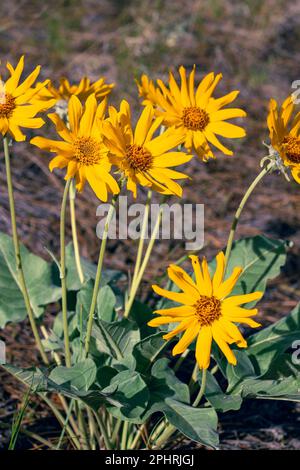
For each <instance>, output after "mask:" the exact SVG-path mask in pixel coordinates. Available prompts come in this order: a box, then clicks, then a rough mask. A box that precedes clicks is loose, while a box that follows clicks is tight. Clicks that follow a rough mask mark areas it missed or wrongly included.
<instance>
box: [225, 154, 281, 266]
mask: <svg viewBox="0 0 300 470" xmlns="http://www.w3.org/2000/svg"><path fill="white" fill-rule="evenodd" d="M273 167H274V162H273V161H272V162H270V163H269V164H268V165H267V166H266V167H265V168H263V169H262V171H261V172H260V173H259V174H258V175H257V177H256V178H255V179H254V181H253V182H252V183H251V184H250V186H249V188H248V189H247V191H246V193H245V195H244V197H243V199H242V200H241V202H240V205H239V207H238V209H237V211H236V213H235V216H234V219H233V222H232V225H231V229H230V233H229V237H228V241H227V247H226V252H225V269H226V266H227V264H228V261H229V258H230V253H231V249H232V244H233V240H234V236H235V232H236V228H237V225H238V223H239V219H240V216H241V213H242V211H243V209H244V206H245V204H246V202H247V201H248V199H249V197H250V196H251V194H252V192H253V191H254V189H255V188H256V186H257V185H258V183H259V182H260V181H261V180H262V179H263V178H264V176H265V175H267V174H268V173H269V172H270V171H271V170H272V168H273Z"/></svg>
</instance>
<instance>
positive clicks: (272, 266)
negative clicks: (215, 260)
mask: <svg viewBox="0 0 300 470" xmlns="http://www.w3.org/2000/svg"><path fill="white" fill-rule="evenodd" d="M286 250H287V243H286V242H284V241H281V240H272V239H271V238H267V237H264V236H260V235H259V236H256V237H253V238H244V239H241V240H238V241H237V242H235V243H234V245H233V248H232V251H231V256H230V260H229V262H228V267H227V273H228V274H230V273H231V272H232V270H233V269H234V268H235V267H236V266H241V267H242V268H243V272H242V274H241V276H240V277H239V280H238V282H237V284H236V286H235V288H234V290H233V291H232V293H231V295H239V294H245V293H250V292H255V291H262V292H264V291H265V289H266V283H267V281H268V280H270V279H274V278H275V277H276V276H278V275H279V273H280V268H281V267H282V266H283V265H284V263H285V260H286ZM255 303H256V302H252V303H251V305H254V304H255Z"/></svg>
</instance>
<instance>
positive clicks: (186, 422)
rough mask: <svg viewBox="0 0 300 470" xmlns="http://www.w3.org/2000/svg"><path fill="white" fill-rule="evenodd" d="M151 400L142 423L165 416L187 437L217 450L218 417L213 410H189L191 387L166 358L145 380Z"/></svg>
mask: <svg viewBox="0 0 300 470" xmlns="http://www.w3.org/2000/svg"><path fill="white" fill-rule="evenodd" d="M144 379H145V381H146V383H147V386H148V389H149V392H150V399H149V404H148V408H147V411H146V413H145V414H144V415H143V421H145V420H146V419H148V418H149V417H150V416H151V415H152V414H153V413H156V412H162V413H164V415H165V417H166V418H167V419H168V421H169V422H170V423H171V424H172V425H173V426H175V427H176V428H177V429H178V430H179V431H180V432H182V433H183V434H184V435H185V436H187V437H189V438H190V439H193V440H195V441H197V442H201V443H202V444H205V445H207V446H210V447H214V448H215V447H217V445H218V436H217V433H216V430H217V415H216V412H215V410H213V409H212V408H205V409H204V408H193V407H192V406H190V392H189V387H188V386H187V385H186V384H184V383H183V382H181V381H180V379H179V378H178V377H176V375H175V373H174V371H173V370H172V369H171V368H170V367H169V361H168V360H167V359H166V358H162V359H158V360H157V361H156V362H155V363H154V365H153V366H152V369H151V373H150V374H148V376H147V375H146V376H144Z"/></svg>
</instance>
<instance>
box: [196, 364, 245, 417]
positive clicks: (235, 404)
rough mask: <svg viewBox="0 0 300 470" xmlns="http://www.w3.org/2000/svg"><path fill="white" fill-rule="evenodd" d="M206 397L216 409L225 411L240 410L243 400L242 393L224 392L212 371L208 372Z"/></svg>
mask: <svg viewBox="0 0 300 470" xmlns="http://www.w3.org/2000/svg"><path fill="white" fill-rule="evenodd" d="M205 397H206V398H207V400H208V401H209V403H210V404H211V405H212V407H213V408H214V409H215V410H217V411H222V412H223V413H225V412H226V411H230V410H239V409H240V407H241V405H242V402H243V399H242V397H241V396H240V395H233V394H230V393H224V392H223V390H222V389H221V387H220V385H219V384H218V382H217V380H216V379H215V377H214V376H213V375H212V374H211V373H210V372H207V379H206V388H205Z"/></svg>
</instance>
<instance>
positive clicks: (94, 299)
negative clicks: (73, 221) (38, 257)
mask: <svg viewBox="0 0 300 470" xmlns="http://www.w3.org/2000/svg"><path fill="white" fill-rule="evenodd" d="M117 198H118V195H116V196H114V197H113V199H112V203H111V205H110V208H109V211H108V214H107V217H106V222H105V227H104V232H103V236H102V240H101V246H100V251H99V258H98V265H97V272H96V278H95V285H94V290H93V296H92V301H91V306H90V311H89V316H88V324H87V333H86V339H85V354H86V355H88V353H89V349H90V341H91V335H92V327H93V321H94V313H95V309H96V303H97V296H98V292H99V286H100V281H101V275H102V267H103V260H104V253H105V248H106V243H107V237H108V229H109V225H110V222H111V219H112V216H113V214H114V211H115V206H116V200H117Z"/></svg>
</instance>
